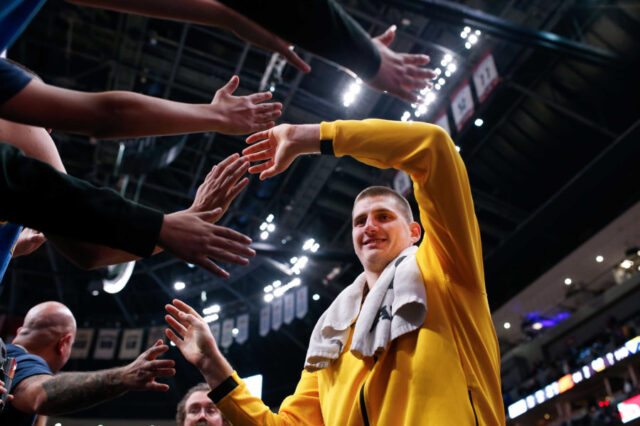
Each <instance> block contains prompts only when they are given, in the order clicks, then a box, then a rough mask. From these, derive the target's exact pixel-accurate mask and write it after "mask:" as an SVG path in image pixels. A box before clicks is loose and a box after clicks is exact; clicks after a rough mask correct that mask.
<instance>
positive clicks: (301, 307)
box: [296, 286, 309, 319]
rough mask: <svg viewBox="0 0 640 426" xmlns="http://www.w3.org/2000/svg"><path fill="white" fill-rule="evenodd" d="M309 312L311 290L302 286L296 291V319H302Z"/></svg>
mask: <svg viewBox="0 0 640 426" xmlns="http://www.w3.org/2000/svg"><path fill="white" fill-rule="evenodd" d="M308 311H309V289H308V288H307V286H302V287H300V288H299V289H298V291H296V317H298V318H300V319H302V318H304V316H305V315H307V312H308Z"/></svg>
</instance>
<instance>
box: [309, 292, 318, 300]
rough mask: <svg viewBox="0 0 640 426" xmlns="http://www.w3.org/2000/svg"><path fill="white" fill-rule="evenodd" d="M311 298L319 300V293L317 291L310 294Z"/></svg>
mask: <svg viewBox="0 0 640 426" xmlns="http://www.w3.org/2000/svg"><path fill="white" fill-rule="evenodd" d="M311 298H312V299H313V300H320V295H319V294H318V293H316V294H314V295H313V296H311Z"/></svg>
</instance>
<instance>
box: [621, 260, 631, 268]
mask: <svg viewBox="0 0 640 426" xmlns="http://www.w3.org/2000/svg"><path fill="white" fill-rule="evenodd" d="M632 266H633V261H631V260H629V259H625V260H623V261H622V262H620V267H621V268H622V269H629V268H631V267H632Z"/></svg>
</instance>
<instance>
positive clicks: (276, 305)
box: [271, 297, 282, 331]
mask: <svg viewBox="0 0 640 426" xmlns="http://www.w3.org/2000/svg"><path fill="white" fill-rule="evenodd" d="M281 325H282V297H276V298H275V299H273V302H272V303H271V328H272V329H273V330H274V331H277V330H278V329H279V328H280V326H281Z"/></svg>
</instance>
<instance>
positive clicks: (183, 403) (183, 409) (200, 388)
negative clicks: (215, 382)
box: [176, 383, 211, 426]
mask: <svg viewBox="0 0 640 426" xmlns="http://www.w3.org/2000/svg"><path fill="white" fill-rule="evenodd" d="M209 389H211V388H210V387H209V385H208V384H206V383H198V384H197V385H195V386H194V387H192V388H191V389H189V390H188V391H187V393H186V394H185V395H184V396H183V397H182V399H181V400H180V402H179V403H178V409H177V412H176V423H177V424H178V426H183V425H184V420H185V419H186V418H187V400H188V399H189V397H190V396H191V395H193V394H194V393H196V392H207V393H208V392H209Z"/></svg>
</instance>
